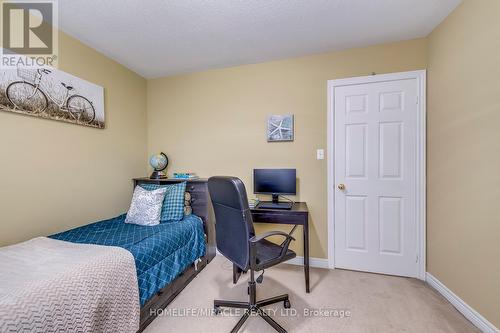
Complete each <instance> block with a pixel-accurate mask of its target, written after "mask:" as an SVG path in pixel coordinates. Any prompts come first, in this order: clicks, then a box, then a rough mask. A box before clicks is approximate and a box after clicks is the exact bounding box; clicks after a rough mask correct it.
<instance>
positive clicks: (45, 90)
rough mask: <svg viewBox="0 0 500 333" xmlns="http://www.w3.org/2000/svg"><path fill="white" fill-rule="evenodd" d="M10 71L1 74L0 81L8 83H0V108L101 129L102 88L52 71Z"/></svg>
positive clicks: (32, 69)
mask: <svg viewBox="0 0 500 333" xmlns="http://www.w3.org/2000/svg"><path fill="white" fill-rule="evenodd" d="M10 71H11V72H12V71H13V70H10ZM4 72H5V71H4ZM14 72H15V75H13V73H4V75H3V78H5V77H6V76H7V77H9V78H10V80H2V81H4V82H0V88H4V86H5V88H4V89H1V90H2V92H3V94H4V96H0V109H3V110H5V111H11V112H16V113H22V114H27V115H31V116H38V117H43V118H49V119H55V120H61V121H65V122H71V123H75V124H80V125H86V126H92V127H98V128H103V127H104V110H103V109H104V96H103V88H102V87H99V86H96V85H94V84H92V83H90V82H87V81H84V80H81V79H78V78H76V77H74V76H72V75H69V74H67V73H64V72H61V71H59V70H55V69H47V68H21V67H18V68H17V70H15V71H14ZM9 74H10V75H9ZM0 79H1V78H0ZM5 81H8V82H5ZM76 85H78V87H75V86H76ZM80 90H83V92H81V91H80ZM89 95H92V96H89ZM2 97H3V99H2ZM94 100H97V101H98V103H96V102H95V101H94Z"/></svg>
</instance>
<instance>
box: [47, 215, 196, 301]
mask: <svg viewBox="0 0 500 333" xmlns="http://www.w3.org/2000/svg"><path fill="white" fill-rule="evenodd" d="M50 237H51V238H54V239H59V240H63V241H68V242H73V243H85V244H97V245H108V246H119V247H122V248H124V249H126V250H128V251H130V252H131V253H132V255H133V256H134V259H135V266H136V269H137V278H138V282H139V293H140V302H141V306H143V305H144V304H145V303H146V301H147V300H149V299H150V298H151V297H152V296H153V295H154V294H155V293H156V292H157V291H159V290H160V289H161V288H163V287H165V286H166V285H167V284H169V283H170V282H172V281H173V280H174V279H175V278H176V277H177V276H178V275H179V274H180V273H181V272H183V271H184V270H185V269H186V268H187V267H188V266H189V265H190V264H192V263H193V262H194V261H195V260H196V259H198V258H200V257H202V256H203V255H205V235H204V232H203V223H202V221H201V219H200V218H199V217H198V216H196V215H188V216H186V217H184V219H183V220H181V221H178V222H168V223H160V224H159V225H156V226H139V225H136V224H128V223H125V215H120V216H118V217H115V218H113V219H110V220H105V221H101V222H96V223H93V224H89V225H85V226H82V227H79V228H76V229H71V230H68V231H65V232H62V233H59V234H55V235H52V236H50Z"/></svg>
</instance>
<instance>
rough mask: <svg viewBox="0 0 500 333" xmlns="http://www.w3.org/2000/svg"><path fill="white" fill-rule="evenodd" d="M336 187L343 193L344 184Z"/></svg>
mask: <svg viewBox="0 0 500 333" xmlns="http://www.w3.org/2000/svg"><path fill="white" fill-rule="evenodd" d="M337 187H338V188H339V190H341V191H343V190H345V185H344V184H338V185H337Z"/></svg>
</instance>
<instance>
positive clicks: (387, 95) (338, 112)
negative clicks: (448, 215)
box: [333, 79, 419, 277]
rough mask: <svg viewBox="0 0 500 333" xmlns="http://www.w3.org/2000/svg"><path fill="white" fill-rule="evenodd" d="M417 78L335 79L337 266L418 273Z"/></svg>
mask: <svg viewBox="0 0 500 333" xmlns="http://www.w3.org/2000/svg"><path fill="white" fill-rule="evenodd" d="M418 91H419V86H418V81H417V79H402V80H395V81H384V82H374V83H365V84H355V85H346V86H336V87H334V92H333V95H334V102H333V105H334V121H335V122H334V124H335V125H334V130H335V134H334V140H335V144H334V156H335V158H334V177H335V190H334V191H335V194H334V200H335V205H334V214H335V223H334V224H335V225H334V228H335V229H334V233H335V267H338V268H346V269H353V270H361V271H368V272H376V273H385V274H393V275H401V276H410V277H416V276H417V274H418V265H417V228H416V202H415V198H416V193H415V191H416V163H417V161H416V159H417V157H416V156H417V119H418V118H417V116H418V99H417V98H418Z"/></svg>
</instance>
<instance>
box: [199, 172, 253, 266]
mask: <svg viewBox="0 0 500 333" xmlns="http://www.w3.org/2000/svg"><path fill="white" fill-rule="evenodd" d="M208 191H209V192H210V198H211V199H212V204H213V207H214V212H215V231H216V239H217V249H218V250H219V252H220V253H222V254H223V255H224V256H225V257H226V258H228V259H229V260H231V261H232V262H233V263H234V264H236V265H237V266H238V267H239V268H241V269H243V270H245V271H246V270H247V269H248V268H249V266H250V247H249V242H248V240H249V239H250V238H251V237H253V236H254V235H255V230H254V227H253V221H252V214H251V212H250V208H249V207H248V199H247V192H246V190H245V185H244V184H243V182H242V181H241V180H240V179H239V178H236V177H225V176H216V177H211V178H210V179H208Z"/></svg>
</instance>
